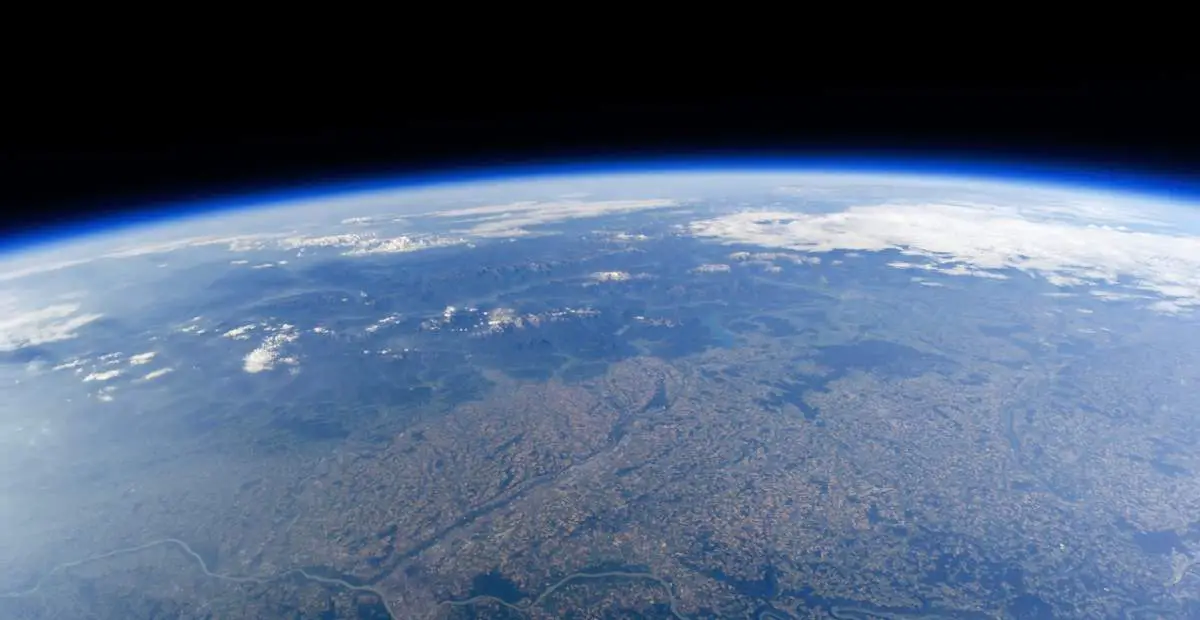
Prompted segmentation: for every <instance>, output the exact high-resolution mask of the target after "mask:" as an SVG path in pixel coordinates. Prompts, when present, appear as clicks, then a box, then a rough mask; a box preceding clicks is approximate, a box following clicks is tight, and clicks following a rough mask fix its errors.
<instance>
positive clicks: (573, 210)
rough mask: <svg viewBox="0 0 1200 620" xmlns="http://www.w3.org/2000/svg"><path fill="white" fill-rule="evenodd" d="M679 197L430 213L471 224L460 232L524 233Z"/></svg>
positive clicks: (664, 204) (655, 205)
mask: <svg viewBox="0 0 1200 620" xmlns="http://www.w3.org/2000/svg"><path fill="white" fill-rule="evenodd" d="M678 204H679V203H678V202H677V201H675V200H670V199H664V198H652V199H645V200H597V201H583V200H559V201H553V202H536V201H528V202H512V203H507V204H499V205H489V206H484V207H471V208H468V209H450V210H445V211H435V212H433V213H428V214H426V215H428V216H433V217H441V218H448V219H454V220H457V221H459V222H460V223H463V224H467V225H468V227H467V228H464V229H460V230H457V231H455V232H457V233H460V234H466V235H472V236H476V237H520V236H524V235H528V234H530V231H529V230H528V228H529V227H531V226H540V225H543V224H551V223H554V222H563V221H567V220H573V219H578V218H588V217H600V216H603V215H613V214H618V213H633V212H636V211H645V210H648V209H661V208H665V207H674V206H677V205H678Z"/></svg>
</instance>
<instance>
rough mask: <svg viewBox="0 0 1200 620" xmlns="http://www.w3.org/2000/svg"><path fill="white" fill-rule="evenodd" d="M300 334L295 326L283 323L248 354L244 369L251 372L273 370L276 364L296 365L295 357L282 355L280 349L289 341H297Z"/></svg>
mask: <svg viewBox="0 0 1200 620" xmlns="http://www.w3.org/2000/svg"><path fill="white" fill-rule="evenodd" d="M297 337H298V334H297V333H296V328H295V326H292V325H286V324H285V325H281V326H279V328H278V329H276V330H275V332H274V333H272V334H271V335H270V336H267V337H266V338H265V339H263V341H262V344H260V345H259V346H258V348H257V349H254V350H253V351H251V352H249V353H247V354H246V357H245V358H243V360H242V369H243V370H245V371H246V372H249V373H259V372H263V371H264V370H271V369H272V368H274V367H275V365H276V364H290V365H295V364H297V363H299V362H298V360H296V358H295V357H282V356H281V355H280V349H282V348H283V345H285V344H287V343H289V342H295V341H296V338H297Z"/></svg>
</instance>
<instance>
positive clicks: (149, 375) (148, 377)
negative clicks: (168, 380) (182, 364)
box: [142, 368, 175, 381]
mask: <svg viewBox="0 0 1200 620" xmlns="http://www.w3.org/2000/svg"><path fill="white" fill-rule="evenodd" d="M174 370H175V369H173V368H159V369H158V370H151V371H150V372H148V373H146V376H144V377H142V380H143V381H149V380H151V379H157V378H159V377H161V376H163V375H165V374H168V373H170V372H173V371H174Z"/></svg>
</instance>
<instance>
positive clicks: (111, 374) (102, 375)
mask: <svg viewBox="0 0 1200 620" xmlns="http://www.w3.org/2000/svg"><path fill="white" fill-rule="evenodd" d="M120 375H121V371H120V370H103V371H99V372H93V373H90V374H89V375H88V376H86V377H84V378H83V380H84V381H87V382H91V381H108V380H109V379H115V378H117V377H119V376H120Z"/></svg>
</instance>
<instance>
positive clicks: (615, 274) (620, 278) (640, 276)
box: [588, 271, 653, 282]
mask: <svg viewBox="0 0 1200 620" xmlns="http://www.w3.org/2000/svg"><path fill="white" fill-rule="evenodd" d="M588 277H590V278H591V279H592V280H595V281H596V282H626V281H628V280H649V279H650V278H651V277H653V276H651V275H650V274H648V273H629V272H628V271H597V272H596V273H593V274H591V275H590V276H588Z"/></svg>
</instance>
